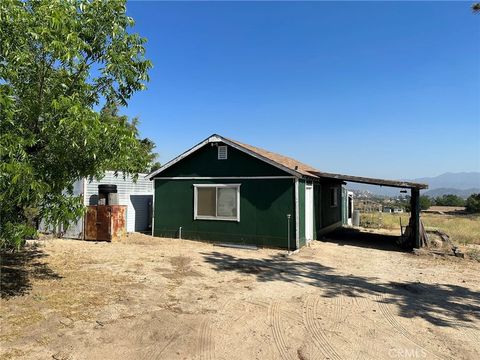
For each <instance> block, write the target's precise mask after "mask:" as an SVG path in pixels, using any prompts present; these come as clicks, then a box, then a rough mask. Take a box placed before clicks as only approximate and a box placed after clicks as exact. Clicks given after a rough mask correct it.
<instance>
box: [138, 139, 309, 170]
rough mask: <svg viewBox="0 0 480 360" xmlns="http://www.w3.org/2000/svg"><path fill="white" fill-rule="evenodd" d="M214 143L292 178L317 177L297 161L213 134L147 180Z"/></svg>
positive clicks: (306, 166)
mask: <svg viewBox="0 0 480 360" xmlns="http://www.w3.org/2000/svg"><path fill="white" fill-rule="evenodd" d="M216 142H223V143H225V144H227V145H230V146H231V147H233V148H235V149H237V150H240V151H243V152H244V153H247V154H248V155H251V156H253V157H255V158H257V159H260V160H262V161H264V162H266V163H268V164H270V165H272V166H275V167H276V168H279V169H280V170H283V171H285V172H287V173H289V174H291V175H293V176H297V177H301V176H302V175H305V176H312V177H317V176H316V175H312V174H309V173H307V168H308V169H310V170H311V171H314V170H315V169H314V168H312V167H310V166H308V165H305V164H302V163H301V162H299V161H296V160H294V159H292V158H289V157H286V156H283V155H280V154H275V153H272V152H270V151H267V150H263V149H260V148H257V147H254V146H251V145H247V144H243V143H241V142H238V141H235V140H231V139H228V138H225V137H223V136H220V135H217V134H213V135H212V136H209V137H208V138H206V139H205V140H203V141H202V142H200V143H198V144H197V145H195V146H194V147H192V148H190V149H188V150H187V151H185V152H184V153H183V154H181V155H179V156H177V157H176V158H174V159H173V160H170V161H169V162H167V163H166V164H165V165H163V166H162V167H161V168H160V169H157V170H156V171H154V172H152V173H151V174H149V175H147V179H153V178H154V177H155V175H157V174H159V173H161V172H162V171H164V170H165V169H167V168H169V167H170V166H172V165H174V164H176V163H177V162H179V161H180V160H182V159H184V158H186V157H187V156H189V155H190V154H192V153H194V152H195V151H197V150H198V149H200V148H202V147H203V146H205V145H207V144H209V143H216ZM296 166H298V168H297V169H296V168H295V167H296Z"/></svg>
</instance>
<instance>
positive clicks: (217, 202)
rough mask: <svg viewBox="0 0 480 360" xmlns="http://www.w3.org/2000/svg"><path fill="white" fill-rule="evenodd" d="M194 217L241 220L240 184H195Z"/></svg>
mask: <svg viewBox="0 0 480 360" xmlns="http://www.w3.org/2000/svg"><path fill="white" fill-rule="evenodd" d="M193 189H194V190H193V191H194V194H193V219H194V220H197V219H198V220H227V221H238V222H240V184H194V185H193Z"/></svg>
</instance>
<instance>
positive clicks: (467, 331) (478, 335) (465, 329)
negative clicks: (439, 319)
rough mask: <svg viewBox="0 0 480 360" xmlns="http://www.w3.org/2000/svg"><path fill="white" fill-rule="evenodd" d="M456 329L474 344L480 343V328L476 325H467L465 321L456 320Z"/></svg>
mask: <svg viewBox="0 0 480 360" xmlns="http://www.w3.org/2000/svg"><path fill="white" fill-rule="evenodd" d="M455 325H456V330H457V331H458V332H460V334H461V335H462V336H465V337H466V338H468V339H470V340H471V342H472V343H474V344H480V329H479V328H477V327H476V326H469V325H465V323H462V322H459V321H456V322H455Z"/></svg>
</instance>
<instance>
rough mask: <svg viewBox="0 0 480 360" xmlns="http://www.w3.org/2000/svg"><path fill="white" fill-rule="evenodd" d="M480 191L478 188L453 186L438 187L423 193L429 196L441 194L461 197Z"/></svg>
mask: <svg viewBox="0 0 480 360" xmlns="http://www.w3.org/2000/svg"><path fill="white" fill-rule="evenodd" d="M478 193H480V188H470V189H453V188H438V189H432V190H428V191H425V193H424V195H427V196H430V197H437V196H442V195H449V194H452V195H457V196H460V197H461V198H464V199H466V198H468V197H469V196H470V195H472V194H478Z"/></svg>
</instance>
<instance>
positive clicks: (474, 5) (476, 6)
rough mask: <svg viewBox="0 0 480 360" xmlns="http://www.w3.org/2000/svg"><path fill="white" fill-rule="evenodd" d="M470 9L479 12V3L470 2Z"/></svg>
mask: <svg viewBox="0 0 480 360" xmlns="http://www.w3.org/2000/svg"><path fill="white" fill-rule="evenodd" d="M472 11H473V12H474V13H480V3H473V4H472Z"/></svg>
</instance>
